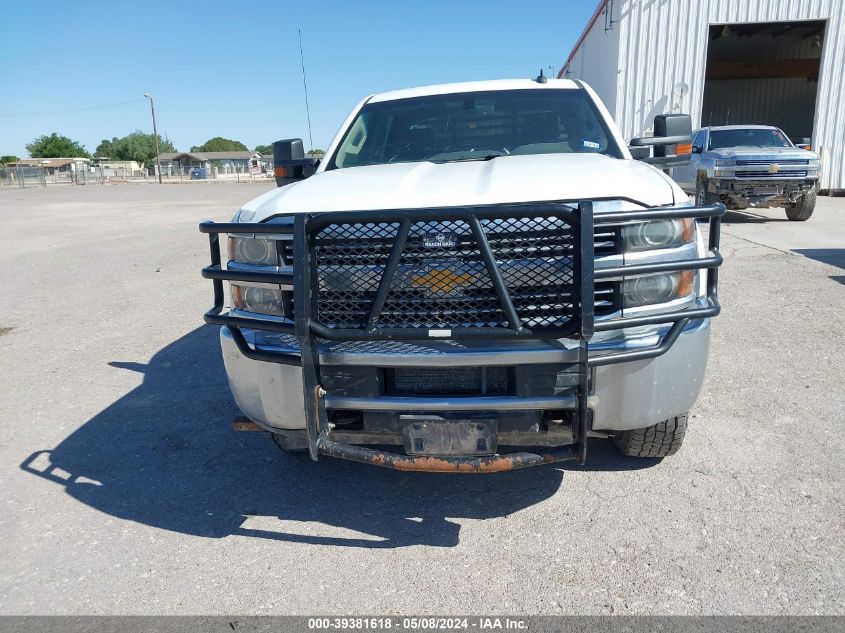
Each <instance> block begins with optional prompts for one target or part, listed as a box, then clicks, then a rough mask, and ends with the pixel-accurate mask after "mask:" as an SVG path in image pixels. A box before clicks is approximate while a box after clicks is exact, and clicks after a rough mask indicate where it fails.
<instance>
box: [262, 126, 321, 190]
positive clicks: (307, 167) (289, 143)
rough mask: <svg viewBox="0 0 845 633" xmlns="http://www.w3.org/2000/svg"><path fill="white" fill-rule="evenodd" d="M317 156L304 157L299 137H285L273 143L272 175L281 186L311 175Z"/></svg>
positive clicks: (278, 185)
mask: <svg viewBox="0 0 845 633" xmlns="http://www.w3.org/2000/svg"><path fill="white" fill-rule="evenodd" d="M319 163H320V159H319V158H305V150H304V149H303V147H302V139H301V138H287V139H283V140H281V141H276V142H275V143H273V175H274V176H275V177H276V186H277V187H281V186H282V185H287V184H290V183H292V182H295V181H297V180H302V179H303V178H308V176H312V175H313V174H314V172H315V171H316V169H317V165H318V164H319Z"/></svg>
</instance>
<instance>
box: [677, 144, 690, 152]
mask: <svg viewBox="0 0 845 633" xmlns="http://www.w3.org/2000/svg"><path fill="white" fill-rule="evenodd" d="M675 154H692V143H678V144H677V145H675Z"/></svg>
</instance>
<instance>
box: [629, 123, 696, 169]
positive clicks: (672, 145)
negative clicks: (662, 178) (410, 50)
mask: <svg viewBox="0 0 845 633" xmlns="http://www.w3.org/2000/svg"><path fill="white" fill-rule="evenodd" d="M628 144H629V145H630V146H631V149H632V150H633V149H634V148H639V147H644V148H645V149H646V150H648V149H649V148H650V147H654V156H653V157H652V156H644V157H643V158H639V156H635V158H637V159H638V160H643V161H645V162H647V163H650V164H652V165H656V166H658V167H672V166H677V165H684V164H686V163H688V162H689V159H690V154H691V153H692V118H691V117H690V115H688V114H658V115H657V116H656V117H654V136H641V137H639V138H632V139H631V141H630V142H629V143H628ZM638 153H639V152H638ZM631 155H632V156H634V154H633V152H632V154H631Z"/></svg>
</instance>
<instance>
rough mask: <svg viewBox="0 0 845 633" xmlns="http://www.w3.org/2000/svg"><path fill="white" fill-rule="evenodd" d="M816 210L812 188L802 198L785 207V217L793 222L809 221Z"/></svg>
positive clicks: (814, 193) (814, 191) (814, 192)
mask: <svg viewBox="0 0 845 633" xmlns="http://www.w3.org/2000/svg"><path fill="white" fill-rule="evenodd" d="M815 210H816V188H815V187H813V188H812V189H810V190H809V191H808V192H807V193H805V194H804V195H803V196H801V197H800V198H798V200H796V201H795V204H790V205H788V206H787V207H786V217H788V218H789V219H790V220H792V221H793V222H804V221H806V220H809V219H810V216H811V215H813V211H815Z"/></svg>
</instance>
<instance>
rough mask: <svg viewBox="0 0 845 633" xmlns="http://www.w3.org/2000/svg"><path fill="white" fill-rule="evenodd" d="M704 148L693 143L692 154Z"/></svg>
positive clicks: (698, 152)
mask: <svg viewBox="0 0 845 633" xmlns="http://www.w3.org/2000/svg"><path fill="white" fill-rule="evenodd" d="M703 151H704V150H703V149H702V147H701V145H693V146H692V153H693V154H700V153H701V152H703Z"/></svg>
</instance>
